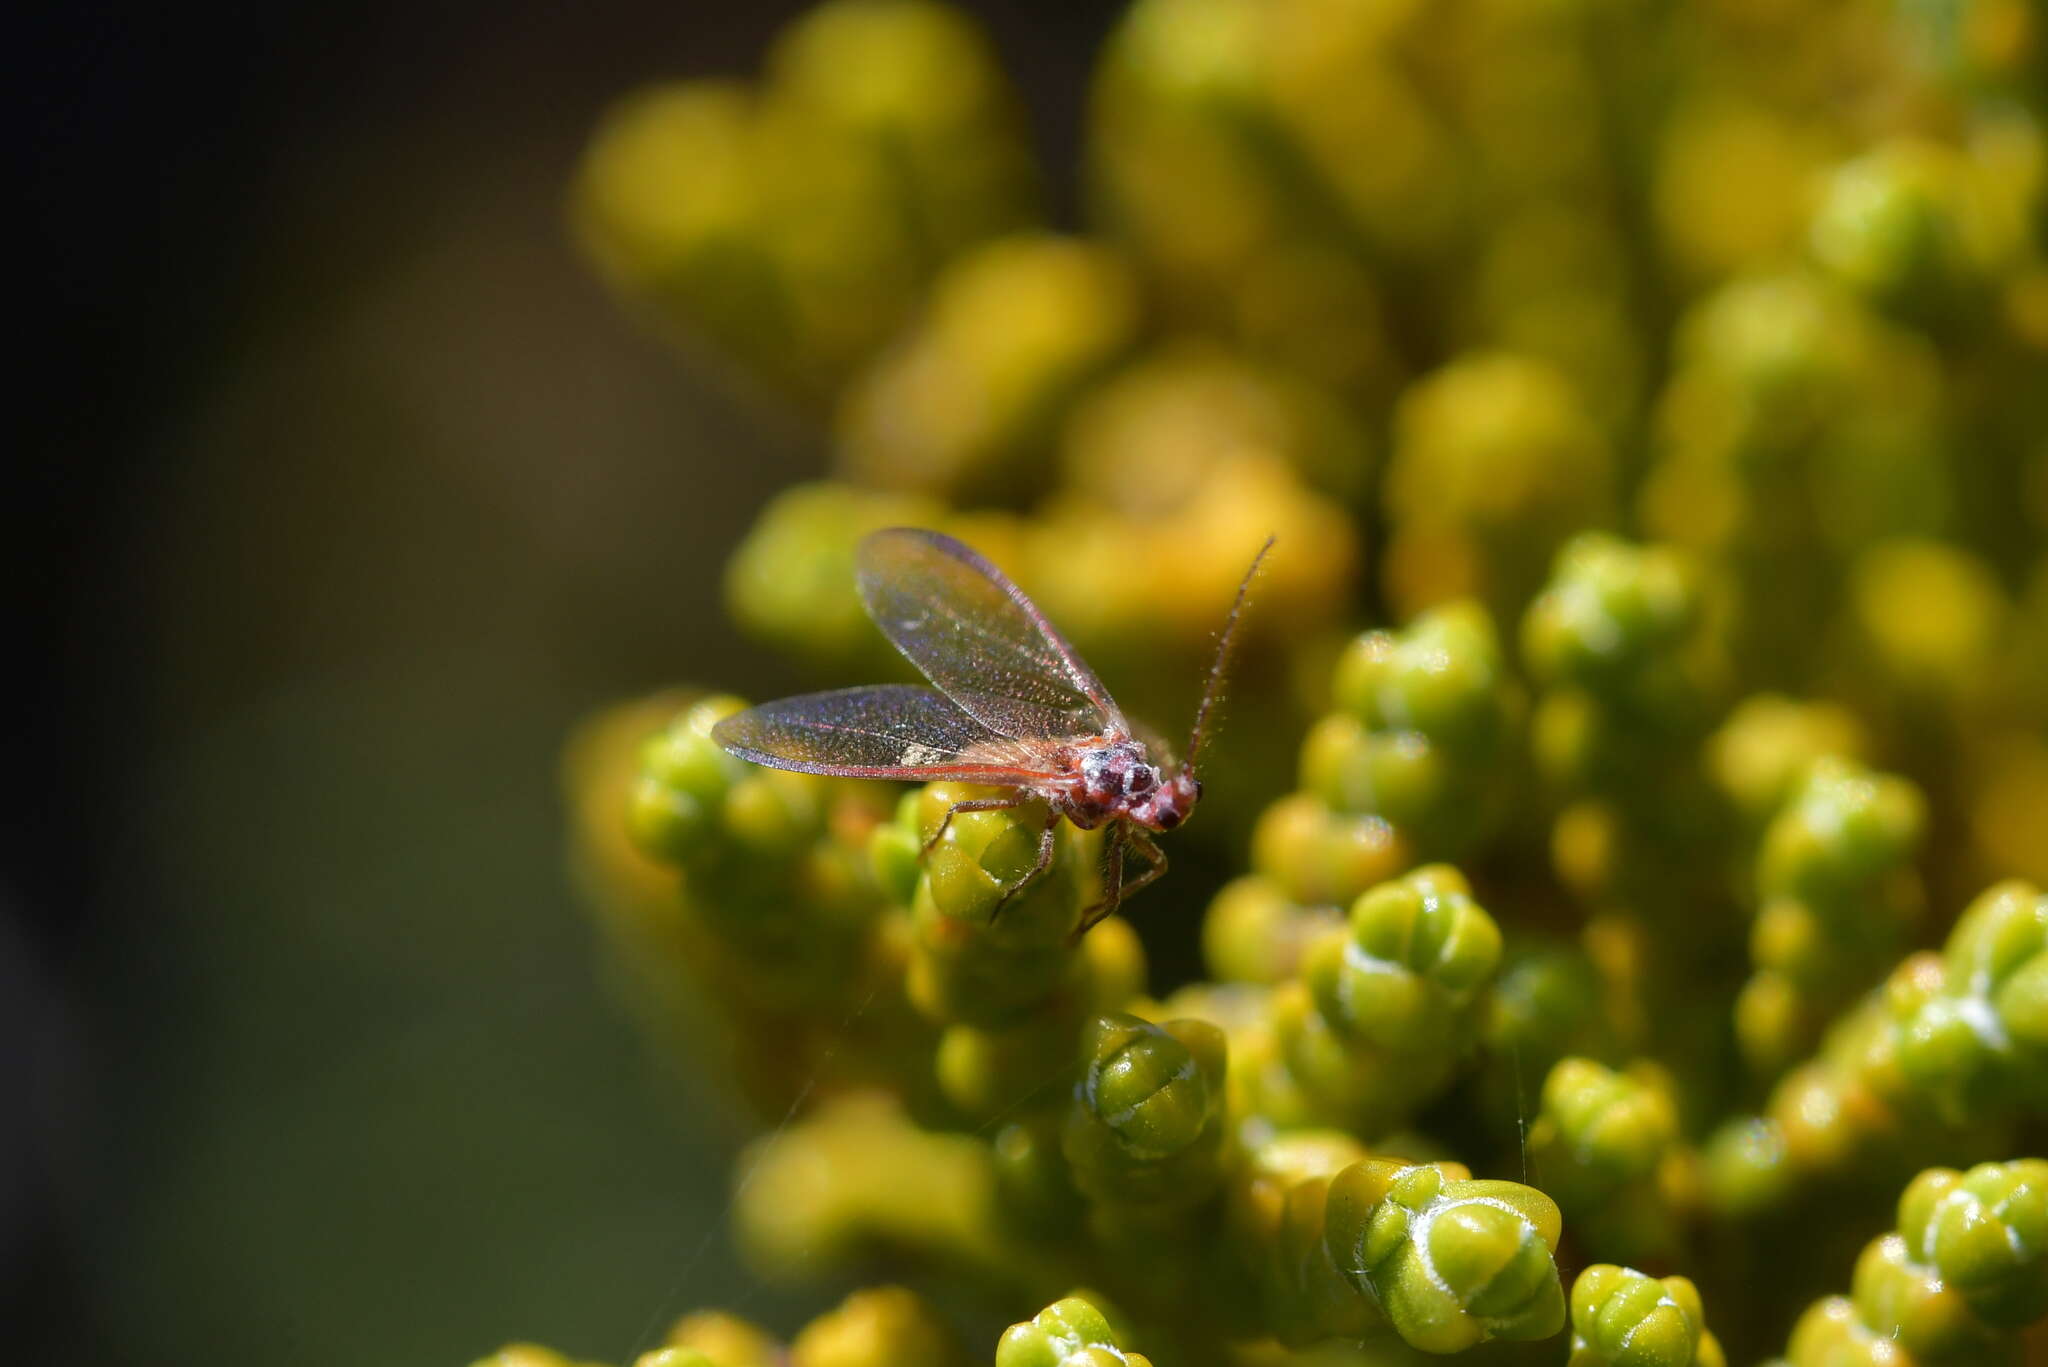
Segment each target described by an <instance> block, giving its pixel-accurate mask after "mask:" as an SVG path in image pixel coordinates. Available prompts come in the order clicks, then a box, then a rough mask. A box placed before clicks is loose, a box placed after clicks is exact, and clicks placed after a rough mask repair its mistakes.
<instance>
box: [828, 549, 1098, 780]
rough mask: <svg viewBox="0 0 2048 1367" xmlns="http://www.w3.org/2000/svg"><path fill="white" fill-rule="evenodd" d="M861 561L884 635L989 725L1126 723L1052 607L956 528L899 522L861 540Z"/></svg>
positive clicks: (1013, 729)
mask: <svg viewBox="0 0 2048 1367" xmlns="http://www.w3.org/2000/svg"><path fill="white" fill-rule="evenodd" d="M858 563H859V571H860V593H861V598H862V600H863V601H865V602H866V604H867V609H868V615H869V616H870V617H872V618H874V619H875V625H876V626H878V627H880V628H881V629H882V634H883V635H885V636H887V637H888V638H889V640H890V642H891V643H893V644H894V645H895V647H896V649H898V650H900V651H902V652H903V655H904V657H905V658H906V659H908V660H909V661H910V662H911V663H912V664H914V665H916V666H917V667H918V669H919V670H921V671H922V672H923V674H924V676H925V677H926V678H927V679H930V680H931V681H932V683H933V685H934V686H935V687H937V688H938V690H939V691H940V692H941V693H944V694H945V695H946V696H947V697H949V698H951V699H952V700H953V701H954V702H956V703H958V704H959V705H960V707H961V708H962V709H963V710H964V711H966V712H967V713H968V714H969V715H970V716H971V717H973V718H974V720H976V721H978V722H980V723H981V724H982V725H984V726H986V727H988V728H989V729H990V730H991V731H994V732H996V733H997V734H999V735H1003V736H1009V737H1012V738H1014V739H1017V740H1049V739H1063V738H1072V737H1078V736H1092V735H1099V734H1101V733H1102V732H1104V731H1109V730H1114V731H1119V732H1127V731H1128V726H1127V724H1126V723H1125V721H1124V718H1123V713H1121V712H1120V711H1118V710H1117V705H1116V704H1115V703H1114V702H1112V701H1111V700H1110V696H1109V693H1108V691H1107V690H1106V689H1104V688H1103V686H1102V684H1101V682H1100V681H1099V680H1097V679H1096V677H1095V675H1094V674H1093V673H1092V672H1090V670H1089V668H1088V666H1087V665H1085V664H1083V663H1081V657H1080V656H1078V655H1076V654H1075V653H1074V648H1073V647H1072V646H1070V645H1068V644H1067V643H1066V641H1065V640H1064V639H1062V638H1061V636H1060V634H1059V633H1058V632H1057V631H1054V630H1053V627H1052V623H1050V622H1048V621H1046V620H1045V614H1043V613H1041V612H1040V611H1039V610H1038V609H1037V607H1035V606H1034V605H1033V604H1032V602H1031V600H1030V599H1028V598H1026V597H1025V596H1024V593H1023V591H1022V590H1021V589H1019V588H1018V587H1017V586H1016V585H1015V584H1012V583H1011V582H1010V581H1009V580H1008V579H1007V578H1005V577H1004V576H1003V573H1002V571H1000V570H998V569H997V568H996V567H995V566H993V565H991V564H989V563H988V561H986V560H984V559H982V558H981V556H979V555H977V554H976V553H975V552H973V551H972V550H970V549H968V548H967V547H966V546H963V545H961V544H960V543H959V542H958V541H955V540H954V539H953V538H952V537H950V536H942V535H940V534H939V533H938V532H929V531H923V530H920V529H918V528H913V527H892V528H890V529H888V530H886V531H880V532H876V533H874V534H873V535H871V536H869V537H868V538H867V539H866V540H865V541H863V542H862V543H861V546H860V554H859V562H858Z"/></svg>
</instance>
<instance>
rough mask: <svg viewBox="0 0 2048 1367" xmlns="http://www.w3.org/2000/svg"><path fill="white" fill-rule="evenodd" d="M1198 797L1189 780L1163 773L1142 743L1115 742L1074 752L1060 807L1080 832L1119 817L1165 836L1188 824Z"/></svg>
mask: <svg viewBox="0 0 2048 1367" xmlns="http://www.w3.org/2000/svg"><path fill="white" fill-rule="evenodd" d="M1200 794H1201V785H1200V784H1198V783H1196V782H1195V781H1194V779H1193V778H1192V777H1191V776H1189V775H1187V774H1178V775H1175V776H1173V777H1170V778H1169V777H1168V776H1167V775H1165V774H1164V773H1162V772H1161V771H1160V768H1159V766H1158V765H1156V764H1154V763H1153V762H1152V758H1151V756H1150V755H1149V754H1147V753H1146V751H1145V747H1144V745H1143V743H1141V742H1139V741H1135V740H1130V739H1128V738H1124V737H1116V738H1111V739H1107V740H1104V741H1103V742H1101V743H1100V744H1096V745H1090V746H1087V747H1085V748H1081V749H1079V750H1078V752H1077V753H1076V756H1075V766H1074V777H1073V779H1072V780H1071V782H1070V784H1069V786H1068V788H1067V791H1066V792H1065V793H1064V794H1063V795H1062V797H1063V801H1062V803H1061V806H1062V807H1063V809H1064V810H1065V812H1066V815H1067V819H1068V820H1070V821H1072V822H1073V823H1074V824H1075V825H1076V826H1079V827H1081V828H1082V829H1083V830H1092V829H1094V828H1095V827H1097V826H1100V825H1101V824H1102V823H1103V822H1105V821H1108V820H1110V819H1111V818H1114V817H1122V818H1125V819H1127V820H1131V821H1135V822H1137V823H1138V824H1139V825H1141V826H1149V827H1151V828H1152V829H1154V830H1161V831H1167V830H1172V829H1173V828H1174V827H1175V826H1178V825H1179V824H1180V823H1181V822H1182V821H1183V820H1184V819H1186V817H1187V814H1188V810H1189V809H1190V808H1192V807H1193V806H1194V803H1195V799H1196V798H1197V797H1199V796H1200Z"/></svg>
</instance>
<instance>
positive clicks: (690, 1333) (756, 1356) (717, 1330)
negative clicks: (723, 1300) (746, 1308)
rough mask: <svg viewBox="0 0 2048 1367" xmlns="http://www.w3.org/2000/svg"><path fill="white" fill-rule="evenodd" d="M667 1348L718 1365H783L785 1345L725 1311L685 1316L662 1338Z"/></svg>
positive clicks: (768, 1366) (700, 1312)
mask: <svg viewBox="0 0 2048 1367" xmlns="http://www.w3.org/2000/svg"><path fill="white" fill-rule="evenodd" d="M662 1345H663V1349H665V1350H668V1351H680V1352H682V1353H685V1354H690V1353H695V1354H699V1355H701V1356H703V1357H705V1358H708V1359H710V1360H711V1362H712V1363H714V1364H715V1367H780V1364H781V1362H782V1357H783V1353H782V1344H781V1343H780V1342H779V1341H777V1339H776V1338H775V1336H774V1335H773V1334H770V1333H769V1332H768V1331H767V1330H765V1329H763V1328H761V1327H760V1326H759V1325H757V1324H754V1323H753V1322H751V1321H749V1320H743V1319H741V1318H740V1317H739V1316H738V1315H729V1314H727V1313H726V1312H725V1311H723V1310H699V1311H696V1312H694V1313H692V1314H688V1315H685V1316H683V1317H682V1318H681V1319H679V1320H677V1321H676V1322H675V1323H674V1324H673V1325H671V1326H669V1331H668V1333H667V1334H666V1335H664V1336H663V1339H662Z"/></svg>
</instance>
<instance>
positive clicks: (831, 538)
mask: <svg viewBox="0 0 2048 1367" xmlns="http://www.w3.org/2000/svg"><path fill="white" fill-rule="evenodd" d="M939 513H940V509H939V507H938V505H936V504H934V503H931V502H929V501H927V500H925V499H921V498H916V497H912V496H910V495H907V494H885V493H876V492H872V491H870V490H864V489H854V488H850V487H848V486H846V485H843V484H800V485H797V486H796V487H795V488H792V489H788V490H785V491H784V492H782V493H780V494H778V495H776V496H775V498H774V499H772V500H770V502H769V504H768V506H767V507H765V508H763V509H762V510H761V515H760V516H759V517H758V518H756V519H755V521H754V525H753V527H752V528H751V529H750V530H749V531H748V532H747V535H746V539H745V540H743V541H741V542H740V544H739V548H738V549H737V550H735V551H734V552H733V555H732V559H731V560H730V561H729V562H728V563H727V565H726V568H725V601H726V605H727V607H728V608H729V609H730V610H731V612H732V616H733V620H734V621H736V622H737V623H739V625H740V626H741V627H742V628H744V629H745V630H747V631H748V632H750V633H751V634H753V635H755V636H758V637H760V638H761V639H763V640H765V641H768V642H771V643H772V644H774V645H776V646H779V647H780V648H782V649H784V650H786V651H789V652H790V653H791V654H793V655H796V656H798V657H799V658H802V659H807V660H812V661H817V662H820V663H825V664H831V665H835V666H839V667H842V668H844V667H852V666H855V665H866V666H871V667H873V668H876V669H878V670H879V669H880V668H881V667H882V666H883V665H884V664H885V663H886V662H887V661H888V660H889V658H890V657H891V655H892V654H893V652H892V651H891V650H890V648H889V645H888V643H887V642H886V641H885V640H884V639H883V637H882V634H881V633H880V632H879V631H877V630H875V624H874V623H873V622H872V621H870V620H868V614H867V609H866V608H864V607H863V606H862V605H861V600H860V592H859V589H858V587H857V581H856V579H855V575H854V551H855V548H856V547H857V546H859V544H860V542H861V539H862V538H863V537H865V536H866V535H867V534H868V533H869V532H873V531H879V530H880V529H882V528H884V527H899V526H918V527H929V526H932V525H933V524H934V523H936V522H937V521H938V520H939Z"/></svg>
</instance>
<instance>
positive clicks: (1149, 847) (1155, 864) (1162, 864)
mask: <svg viewBox="0 0 2048 1367" xmlns="http://www.w3.org/2000/svg"><path fill="white" fill-rule="evenodd" d="M1131 848H1132V849H1134V850H1136V851H1137V852H1138V853H1139V854H1142V855H1144V856H1145V859H1146V861H1147V862H1148V863H1150V864H1151V865H1152V867H1151V868H1149V869H1147V870H1145V871H1144V872H1143V873H1141V874H1139V875H1138V876H1137V878H1136V879H1134V880H1133V881H1132V883H1131V885H1130V886H1129V887H1127V888H1125V889H1124V896H1126V897H1129V896H1130V895H1131V894H1132V893H1134V892H1136V891H1137V890H1138V889H1139V888H1144V887H1150V886H1151V885H1152V884H1153V883H1155V882H1157V881H1158V880H1159V877H1160V875H1161V874H1163V873H1165V872H1166V851H1165V850H1162V849H1160V848H1159V843H1158V842H1157V841H1155V840H1154V839H1153V838H1152V832H1150V831H1148V830H1146V829H1145V828H1144V827H1142V826H1133V827H1132V828H1131Z"/></svg>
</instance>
